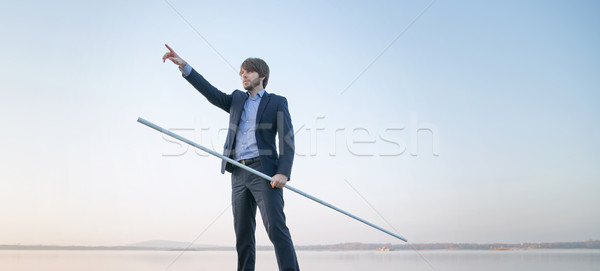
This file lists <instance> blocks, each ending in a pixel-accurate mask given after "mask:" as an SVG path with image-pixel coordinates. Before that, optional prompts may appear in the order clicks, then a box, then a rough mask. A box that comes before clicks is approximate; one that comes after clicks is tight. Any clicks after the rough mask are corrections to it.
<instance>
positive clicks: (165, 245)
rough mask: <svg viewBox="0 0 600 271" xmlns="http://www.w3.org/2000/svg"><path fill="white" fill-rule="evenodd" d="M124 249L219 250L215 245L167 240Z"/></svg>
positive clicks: (147, 242)
mask: <svg viewBox="0 0 600 271" xmlns="http://www.w3.org/2000/svg"><path fill="white" fill-rule="evenodd" d="M125 246H126V247H139V248H152V249H210V248H219V247H220V246H216V245H203V244H193V245H191V246H190V243H188V242H177V241H169V240H150V241H145V242H139V243H133V244H128V245H125Z"/></svg>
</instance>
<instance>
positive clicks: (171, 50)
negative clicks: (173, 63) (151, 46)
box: [165, 43, 175, 54]
mask: <svg viewBox="0 0 600 271" xmlns="http://www.w3.org/2000/svg"><path fill="white" fill-rule="evenodd" d="M165 46H167V49H169V51H170V52H171V53H173V54H174V53H175V52H174V51H173V49H171V47H169V45H167V44H166V43H165Z"/></svg>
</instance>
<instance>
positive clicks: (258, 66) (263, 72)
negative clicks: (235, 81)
mask: <svg viewBox="0 0 600 271" xmlns="http://www.w3.org/2000/svg"><path fill="white" fill-rule="evenodd" d="M242 70H245V71H247V72H257V73H258V77H264V78H265V79H264V80H263V87H264V88H266V87H267V83H268V82H269V65H267V62H265V61H264V60H262V59H260V58H254V57H250V58H248V59H246V60H244V62H243V63H242V67H240V75H242Z"/></svg>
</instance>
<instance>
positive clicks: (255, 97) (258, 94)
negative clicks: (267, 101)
mask: <svg viewBox="0 0 600 271" xmlns="http://www.w3.org/2000/svg"><path fill="white" fill-rule="evenodd" d="M265 92H266V91H265V89H264V88H263V89H262V90H261V91H259V92H257V93H256V95H254V99H259V98H262V96H263V95H265ZM246 95H248V98H250V99H252V96H250V92H248V91H246Z"/></svg>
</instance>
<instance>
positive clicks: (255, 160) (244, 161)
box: [238, 157, 260, 165]
mask: <svg viewBox="0 0 600 271" xmlns="http://www.w3.org/2000/svg"><path fill="white" fill-rule="evenodd" d="M259 161H260V157H254V158H249V159H242V160H240V161H238V162H240V164H242V165H250V164H252V163H256V162H259Z"/></svg>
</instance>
